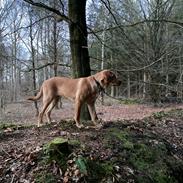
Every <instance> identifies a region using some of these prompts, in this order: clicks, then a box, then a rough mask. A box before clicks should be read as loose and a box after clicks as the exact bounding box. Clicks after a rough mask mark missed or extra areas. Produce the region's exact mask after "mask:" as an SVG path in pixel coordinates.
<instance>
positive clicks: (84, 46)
mask: <svg viewBox="0 0 183 183" xmlns="http://www.w3.org/2000/svg"><path fill="white" fill-rule="evenodd" d="M68 6H69V18H70V20H71V23H70V24H69V32H70V47H71V57H72V74H73V77H74V78H79V77H85V76H89V75H90V63H89V53H88V42H87V36H88V35H87V27H86V14H85V11H86V0H79V1H78V0H69V4H68ZM81 119H82V120H90V119H91V118H90V115H89V112H88V108H87V107H86V105H84V107H83V108H82V110H81Z"/></svg>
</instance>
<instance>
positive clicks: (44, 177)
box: [35, 171, 57, 183]
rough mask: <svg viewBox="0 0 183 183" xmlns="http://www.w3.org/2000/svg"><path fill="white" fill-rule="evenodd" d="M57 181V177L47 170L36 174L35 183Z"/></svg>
mask: <svg viewBox="0 0 183 183" xmlns="http://www.w3.org/2000/svg"><path fill="white" fill-rule="evenodd" d="M43 182H44V183H56V182H57V181H56V178H55V177H54V176H53V175H52V174H51V173H48V172H46V171H43V172H39V173H38V174H36V176H35V183H43Z"/></svg>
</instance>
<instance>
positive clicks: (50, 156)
mask: <svg viewBox="0 0 183 183" xmlns="http://www.w3.org/2000/svg"><path fill="white" fill-rule="evenodd" d="M43 152H44V156H43V161H46V162H48V163H49V162H51V161H53V160H55V161H56V162H57V163H58V164H59V165H60V166H61V167H62V168H63V169H64V170H65V169H66V162H67V157H68V155H69V154H70V153H71V152H72V151H71V146H70V145H69V143H68V140H67V139H63V138H55V139H53V140H52V141H50V142H49V143H47V144H45V145H44V146H43Z"/></svg>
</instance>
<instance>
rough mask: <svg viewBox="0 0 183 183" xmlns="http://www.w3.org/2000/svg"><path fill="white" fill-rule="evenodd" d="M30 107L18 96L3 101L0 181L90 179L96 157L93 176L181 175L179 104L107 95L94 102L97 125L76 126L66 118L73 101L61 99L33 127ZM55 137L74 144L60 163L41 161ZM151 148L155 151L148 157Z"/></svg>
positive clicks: (174, 178)
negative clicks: (129, 102)
mask: <svg viewBox="0 0 183 183" xmlns="http://www.w3.org/2000/svg"><path fill="white" fill-rule="evenodd" d="M34 111H35V109H34V106H33V104H32V103H29V102H23V103H22V102H21V103H16V104H11V105H8V106H7V108H6V110H5V111H4V114H3V115H1V119H0V121H1V125H0V126H1V127H0V182H3V183H6V182H11V183H13V182H26V183H28V182H92V181H94V178H93V177H92V174H94V172H90V171H94V170H93V169H92V167H91V164H92V166H93V163H91V162H95V163H96V162H97V166H98V167H99V169H100V171H98V172H100V175H99V174H97V175H96V177H97V178H96V180H95V181H94V182H152V181H153V182H182V180H183V173H182V172H183V171H182V170H183V122H182V120H183V110H182V105H175V104H172V105H169V106H164V107H153V106H151V105H144V104H132V105H124V104H120V103H114V102H113V101H107V102H106V103H105V105H104V106H103V105H101V104H100V102H98V104H97V113H98V116H99V118H102V120H103V126H102V127H101V129H94V128H84V129H77V128H76V127H75V125H74V122H73V120H72V116H73V106H72V104H71V103H70V102H68V101H67V102H65V100H64V102H63V106H62V109H56V110H54V112H53V114H52V118H53V119H54V121H55V122H53V123H52V124H51V125H46V124H45V125H44V126H42V127H41V128H37V127H36V117H35V116H34ZM88 124H89V122H88V123H87V122H86V123H84V125H85V126H88ZM90 125H91V124H90ZM57 137H61V138H63V139H67V140H68V144H69V142H70V140H74V141H75V142H76V144H77V145H74V148H73V149H72V153H71V154H70V155H69V156H67V157H66V162H65V164H66V166H67V167H66V169H64V168H63V167H62V166H63V165H62V166H61V165H60V164H59V162H58V161H57V159H53V158H52V159H51V161H46V163H45V162H44V163H42V162H43V159H45V158H43V157H46V158H48V154H46V155H45V150H44V146H45V144H47V143H49V142H50V141H52V140H53V139H55V138H57ZM149 149H151V150H152V151H150V150H149ZM148 150H149V151H148ZM152 152H153V153H152ZM61 153H62V152H61ZM142 153H144V154H142ZM148 154H149V156H148ZM154 154H157V156H155V157H154V156H153V157H154V159H153V160H152V158H150V157H152V155H154ZM49 155H50V154H49ZM141 156H142V157H141ZM81 157H82V158H83V159H86V161H85V160H83V159H82V158H81ZM129 157H131V158H129ZM144 158H145V160H144ZM48 159H50V157H49V158H48ZM149 159H150V160H149ZM77 160H78V162H80V164H79V165H78V166H76V164H77ZM152 161H153V163H152ZM69 162H71V163H70V164H69ZM86 162H87V163H86ZM142 162H143V163H142ZM173 162H175V163H176V166H175V165H174V164H173ZM158 163H159V164H158ZM43 164H44V165H43ZM85 164H87V166H85ZM99 165H100V166H99ZM101 165H102V166H101ZM104 165H105V166H104ZM79 166H81V167H80V168H78V167H79ZM95 166H96V165H95ZM154 166H155V167H158V168H159V169H157V168H156V169H155V168H154ZM69 167H70V168H69ZM74 167H75V169H74ZM83 167H84V168H83ZM86 167H87V168H86ZM88 167H89V168H88ZM147 168H148V169H150V170H151V171H146V169H147ZM71 169H72V171H71ZM83 169H84V170H85V169H87V170H86V171H88V173H87V174H85V173H83V172H85V171H84V170H83ZM88 169H90V170H88ZM94 169H95V168H94ZM82 171H83V172H82ZM77 172H79V173H77ZM162 172H163V173H162ZM140 177H141V178H140ZM142 178H143V179H142ZM46 180H47V181H46Z"/></svg>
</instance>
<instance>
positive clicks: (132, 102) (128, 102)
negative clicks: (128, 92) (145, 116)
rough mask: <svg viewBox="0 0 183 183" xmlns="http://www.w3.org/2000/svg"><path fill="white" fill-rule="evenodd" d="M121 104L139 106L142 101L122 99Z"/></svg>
mask: <svg viewBox="0 0 183 183" xmlns="http://www.w3.org/2000/svg"><path fill="white" fill-rule="evenodd" d="M120 103H121V104H125V105H133V104H139V103H140V100H139V99H135V98H128V99H121V100H120Z"/></svg>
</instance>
